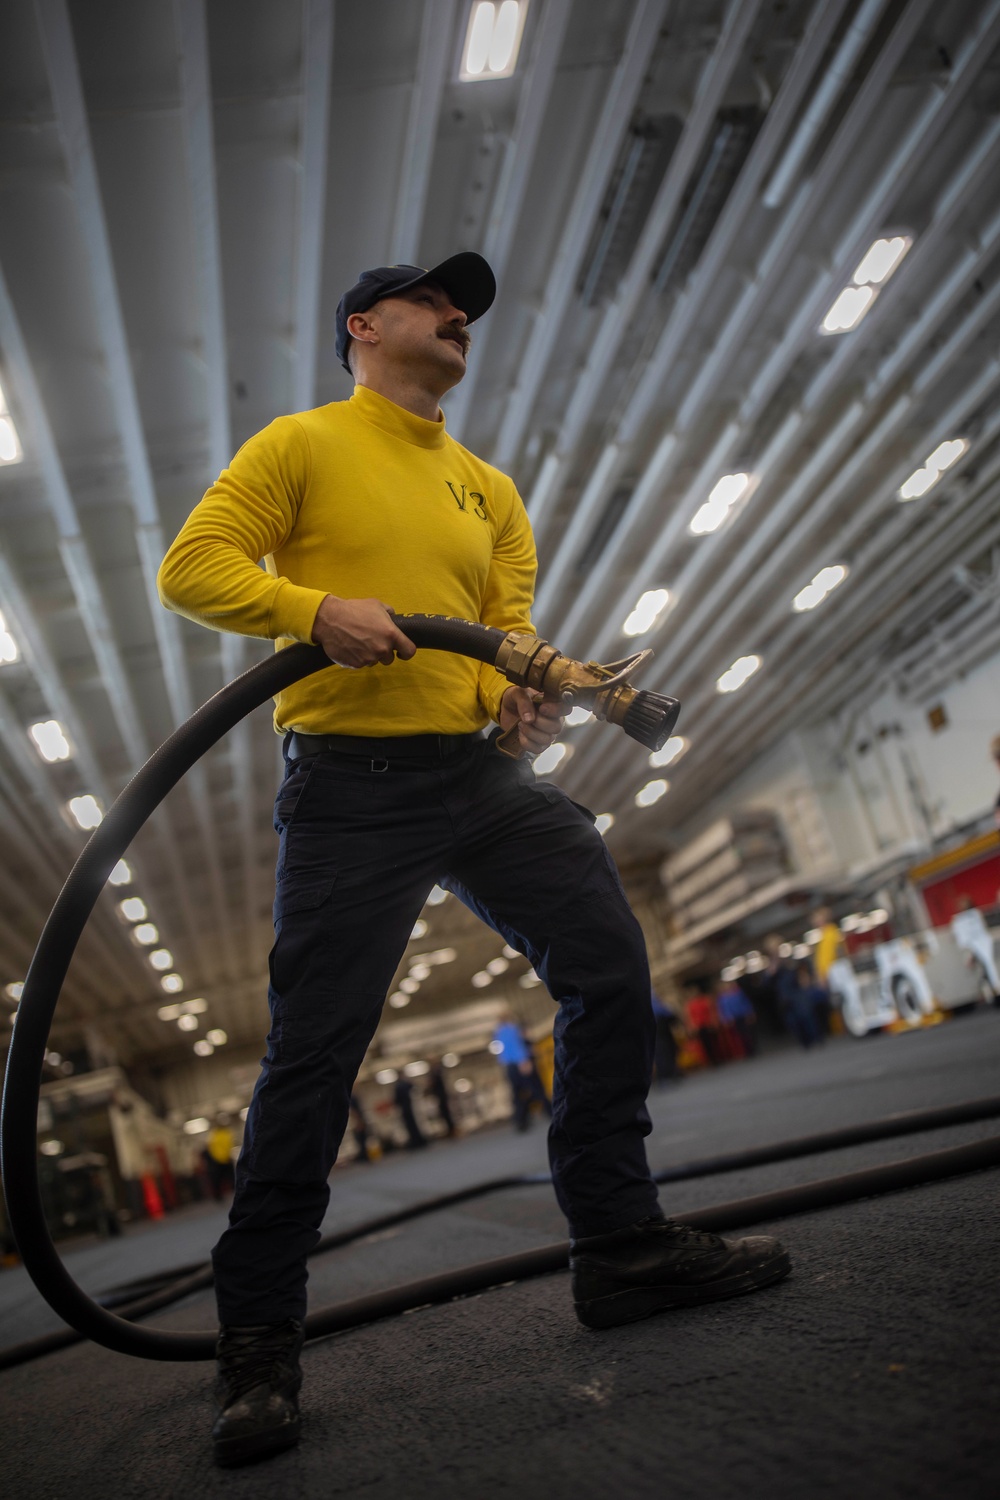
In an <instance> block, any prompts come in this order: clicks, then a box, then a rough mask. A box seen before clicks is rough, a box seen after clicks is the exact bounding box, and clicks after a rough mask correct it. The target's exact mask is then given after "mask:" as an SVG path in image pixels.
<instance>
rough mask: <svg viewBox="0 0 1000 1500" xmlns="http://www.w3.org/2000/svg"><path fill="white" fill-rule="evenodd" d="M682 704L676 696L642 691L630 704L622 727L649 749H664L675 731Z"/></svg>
mask: <svg viewBox="0 0 1000 1500" xmlns="http://www.w3.org/2000/svg"><path fill="white" fill-rule="evenodd" d="M680 711H681V706H680V704H679V703H678V701H677V699H676V698H666V697H664V696H663V694H662V693H648V692H645V691H640V692H638V693H636V695H635V697H634V699H633V700H632V702H631V703H630V704H629V706H628V711H627V712H626V714H625V718H624V719H623V720H622V728H623V729H624V731H625V733H626V734H627V735H628V736H629V738H630V739H633V740H638V742H639V744H640V745H645V747H646V749H647V750H662V749H663V746H664V745H665V744H666V743H667V740H668V739H669V738H670V736H671V735H672V734H673V732H674V725H675V724H676V723H677V716H678V714H679V713H680Z"/></svg>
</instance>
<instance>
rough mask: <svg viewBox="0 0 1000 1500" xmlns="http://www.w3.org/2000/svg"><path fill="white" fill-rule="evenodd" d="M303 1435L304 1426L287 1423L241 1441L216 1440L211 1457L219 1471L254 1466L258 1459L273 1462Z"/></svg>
mask: <svg viewBox="0 0 1000 1500" xmlns="http://www.w3.org/2000/svg"><path fill="white" fill-rule="evenodd" d="M301 1435H302V1424H301V1422H299V1421H298V1419H296V1421H294V1422H284V1423H282V1425H281V1426H280V1427H268V1428H265V1429H264V1431H262V1432H247V1433H241V1434H240V1435H239V1436H238V1437H230V1438H214V1439H213V1442H212V1453H213V1457H214V1458H215V1462H216V1463H217V1464H218V1466H219V1468H220V1469H235V1468H238V1467H239V1465H240V1464H254V1463H256V1462H257V1461H258V1459H262V1458H271V1457H272V1456H273V1455H274V1454H276V1453H284V1452H285V1450H286V1449H287V1448H294V1447H295V1446H296V1444H297V1443H298V1441H299V1438H300V1437H301Z"/></svg>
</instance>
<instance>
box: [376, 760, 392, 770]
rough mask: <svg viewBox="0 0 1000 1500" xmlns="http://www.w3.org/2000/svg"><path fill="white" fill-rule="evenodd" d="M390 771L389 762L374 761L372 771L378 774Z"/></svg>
mask: <svg viewBox="0 0 1000 1500" xmlns="http://www.w3.org/2000/svg"><path fill="white" fill-rule="evenodd" d="M388 769H389V762H388V761H387V760H373V761H372V770H373V771H375V772H377V773H380V772H382V771H388Z"/></svg>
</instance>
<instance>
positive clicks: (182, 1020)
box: [177, 1015, 198, 1031]
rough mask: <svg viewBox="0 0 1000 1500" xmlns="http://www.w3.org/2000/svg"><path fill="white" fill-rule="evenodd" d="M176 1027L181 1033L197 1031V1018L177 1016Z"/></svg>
mask: <svg viewBox="0 0 1000 1500" xmlns="http://www.w3.org/2000/svg"><path fill="white" fill-rule="evenodd" d="M177 1025H178V1028H179V1029H180V1030H181V1031H197V1030H198V1017H197V1016H187V1015H185V1016H178V1017H177Z"/></svg>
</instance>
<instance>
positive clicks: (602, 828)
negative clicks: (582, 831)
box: [594, 813, 615, 833]
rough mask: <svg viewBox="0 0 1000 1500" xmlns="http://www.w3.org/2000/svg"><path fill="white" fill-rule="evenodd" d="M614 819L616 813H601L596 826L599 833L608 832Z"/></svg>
mask: <svg viewBox="0 0 1000 1500" xmlns="http://www.w3.org/2000/svg"><path fill="white" fill-rule="evenodd" d="M614 821H615V815H614V813H601V814H600V815H599V816H598V818H597V819H596V821H595V823H594V827H595V828H596V829H597V831H598V833H607V831H608V829H609V828H610V827H611V825H612V824H613V823H614Z"/></svg>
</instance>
